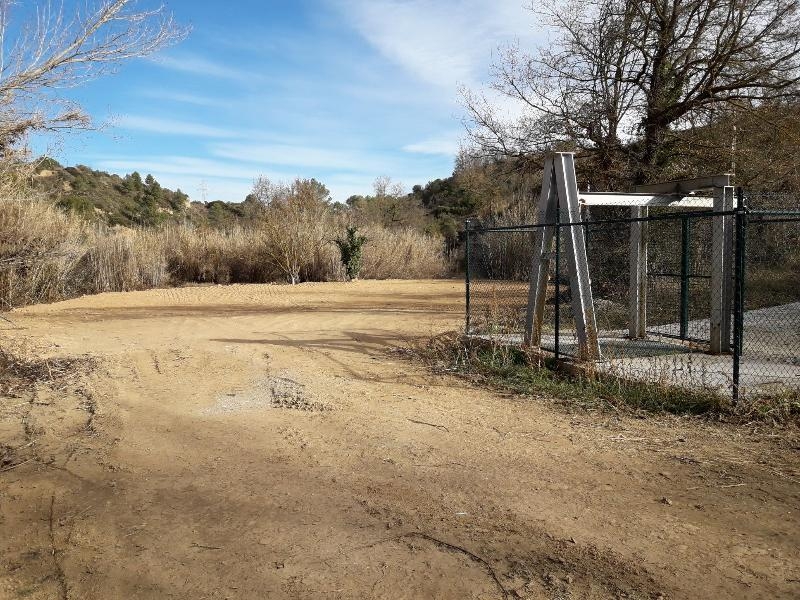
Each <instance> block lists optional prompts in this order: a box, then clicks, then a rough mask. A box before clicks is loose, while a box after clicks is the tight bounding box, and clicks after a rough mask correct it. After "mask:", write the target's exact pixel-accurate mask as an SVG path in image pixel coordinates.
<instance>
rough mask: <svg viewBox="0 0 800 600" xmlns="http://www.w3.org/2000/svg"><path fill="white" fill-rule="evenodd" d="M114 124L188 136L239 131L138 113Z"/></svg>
mask: <svg viewBox="0 0 800 600" xmlns="http://www.w3.org/2000/svg"><path fill="white" fill-rule="evenodd" d="M114 125H116V126H117V127H120V128H121V129H128V130H132V131H148V132H152V133H161V134H166V135H183V136H188V137H205V138H216V139H219V138H240V137H242V135H241V133H239V132H236V131H233V130H230V129H221V128H219V127H213V126H211V125H206V124H204V123H193V122H190V121H179V120H174V119H162V118H157V117H146V116H138V115H124V116H122V117H120V118H119V119H117V120H116V121H115V122H114Z"/></svg>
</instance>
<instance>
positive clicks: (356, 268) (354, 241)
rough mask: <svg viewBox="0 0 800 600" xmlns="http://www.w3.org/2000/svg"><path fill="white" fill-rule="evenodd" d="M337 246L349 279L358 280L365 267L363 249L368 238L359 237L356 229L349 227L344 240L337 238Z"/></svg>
mask: <svg viewBox="0 0 800 600" xmlns="http://www.w3.org/2000/svg"><path fill="white" fill-rule="evenodd" d="M335 242H336V246H337V247H338V248H339V254H340V255H341V259H342V266H343V267H344V270H345V273H346V274H347V278H348V279H358V275H359V274H360V273H361V267H362V266H363V258H364V257H363V248H364V244H366V243H367V238H366V237H364V236H363V235H358V229H357V228H356V227H348V228H347V232H346V234H345V237H344V238H336V240H335Z"/></svg>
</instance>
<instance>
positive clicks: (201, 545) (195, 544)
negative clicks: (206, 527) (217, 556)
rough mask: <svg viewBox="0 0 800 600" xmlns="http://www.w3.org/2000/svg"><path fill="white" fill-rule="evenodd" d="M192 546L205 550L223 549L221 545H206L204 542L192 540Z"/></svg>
mask: <svg viewBox="0 0 800 600" xmlns="http://www.w3.org/2000/svg"><path fill="white" fill-rule="evenodd" d="M192 548H201V549H203V550H222V547H220V546H204V545H203V544H197V543H195V542H192Z"/></svg>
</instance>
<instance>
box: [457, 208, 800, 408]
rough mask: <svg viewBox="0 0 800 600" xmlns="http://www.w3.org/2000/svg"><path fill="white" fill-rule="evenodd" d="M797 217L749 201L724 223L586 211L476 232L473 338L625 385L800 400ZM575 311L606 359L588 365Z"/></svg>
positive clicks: (678, 215) (469, 276) (470, 267)
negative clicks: (588, 302) (584, 367)
mask: <svg viewBox="0 0 800 600" xmlns="http://www.w3.org/2000/svg"><path fill="white" fill-rule="evenodd" d="M767 200H769V202H767ZM792 202H795V203H794V205H792ZM776 204H777V205H779V206H781V207H782V208H775V206H776ZM792 206H794V207H795V210H792V208H791V207H792ZM797 206H798V204H797V203H796V201H795V200H794V199H791V198H786V197H780V198H773V197H770V198H764V197H758V196H750V197H747V198H745V197H744V196H743V194H742V193H741V192H740V193H739V197H738V202H737V206H736V208H734V210H729V211H716V212H715V211H712V210H710V209H708V208H702V207H701V208H694V209H689V210H687V209H686V208H685V207H681V209H675V208H656V209H650V210H649V212H647V211H646V212H645V213H644V214H642V213H639V214H638V215H637V216H632V212H631V209H630V207H619V206H614V207H591V209H589V210H586V209H584V214H583V215H582V220H581V222H580V223H561V222H558V221H556V222H554V223H543V224H533V225H518V226H505V227H492V226H485V225H480V224H477V223H474V222H473V223H469V222H468V223H467V228H466V240H467V246H466V249H467V252H466V283H467V332H468V334H469V335H473V336H478V337H483V338H486V339H491V340H496V341H498V342H502V343H509V344H523V343H525V342H527V343H529V344H530V345H532V346H534V347H538V348H540V349H541V350H544V351H546V352H548V353H551V354H552V355H554V357H555V358H556V359H557V360H558V359H573V360H574V359H578V360H582V361H585V360H586V359H587V357H588V358H591V359H592V360H591V364H592V365H593V368H595V369H596V370H597V371H601V372H606V373H609V374H613V375H616V376H623V377H626V378H633V379H637V380H647V381H652V382H654V383H666V384H669V385H678V386H682V387H690V388H702V389H706V390H714V391H719V392H723V393H729V392H730V393H732V394H733V395H734V397H738V396H741V395H745V394H767V393H776V392H778V393H783V392H785V391H787V390H788V391H790V392H797V391H798V390H800V210H796V208H797ZM576 228H579V229H580V234H581V235H582V236H583V238H584V240H585V243H586V263H587V265H588V271H589V274H590V277H591V285H590V288H591V299H592V306H591V310H588V309H587V308H586V307H585V306H584V307H583V308H581V306H582V305H581V304H580V303H579V302H575V298H574V296H573V292H574V290H575V289H576V282H575V280H573V279H572V277H571V275H572V269H571V268H570V245H569V240H570V239H571V238H572V237H573V234H574V233H577V231H575V229H576ZM636 235H639V236H641V237H640V238H639V243H640V246H638V250H636V251H635V250H634V249H635V248H636V246H634V239H635V237H636ZM542 239H545V240H552V241H549V245H548V248H547V250H546V252H545V253H543V254H542V260H544V261H546V262H547V273H548V277H547V284H546V286H544V287H542V289H540V290H539V293H540V294H543V295H544V301H543V308H541V309H540V310H541V316H540V317H538V318H537V317H536V316H535V313H536V309H535V307H537V306H540V304H538V303H537V301H536V298H535V297H534V295H535V294H533V293H532V292H531V289H532V286H531V281H530V279H531V268H532V260H533V256H534V247H535V245H536V244H537V243H542V242H541V241H542ZM642 244H643V245H642ZM642 248H645V249H644V251H642ZM722 256H724V257H725V258H724V260H723V259H722V258H721V257H722ZM637 269H638V270H640V271H641V273H640V279H639V280H637V279H636V276H635V274H634V271H635V270H637ZM540 287H541V286H540ZM576 310H578V311H588V312H587V314H588V316H589V317H590V318H589V319H588V320H587V319H584V321H588V323H589V324H590V332H589V333H590V335H589V339H590V341H592V342H594V337H595V336H596V348H597V349H598V354H599V356H594V355H591V356H590V355H589V354H587V353H586V349H585V339H586V336H581V335H578V334H579V333H581V331H582V329H581V327H582V323H583V321H581V319H576ZM584 317H586V315H584ZM532 323H534V325H533V329H534V330H532ZM535 323H538V324H539V325H538V327H537V325H535ZM576 323H577V326H576ZM592 327H593V330H592ZM582 339H583V340H584V341H581V340H582Z"/></svg>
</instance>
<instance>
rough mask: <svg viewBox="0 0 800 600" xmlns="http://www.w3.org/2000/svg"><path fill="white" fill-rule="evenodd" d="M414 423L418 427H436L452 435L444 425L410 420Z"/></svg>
mask: <svg viewBox="0 0 800 600" xmlns="http://www.w3.org/2000/svg"><path fill="white" fill-rule="evenodd" d="M408 420H409V421H411V422H412V423H416V424H417V425H427V426H428V427H435V428H436V429H442V430H444V431H446V432H447V433H450V430H449V429H448V428H447V427H445V426H444V425H437V424H436V423H428V422H427V421H417V420H416V419H408Z"/></svg>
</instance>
